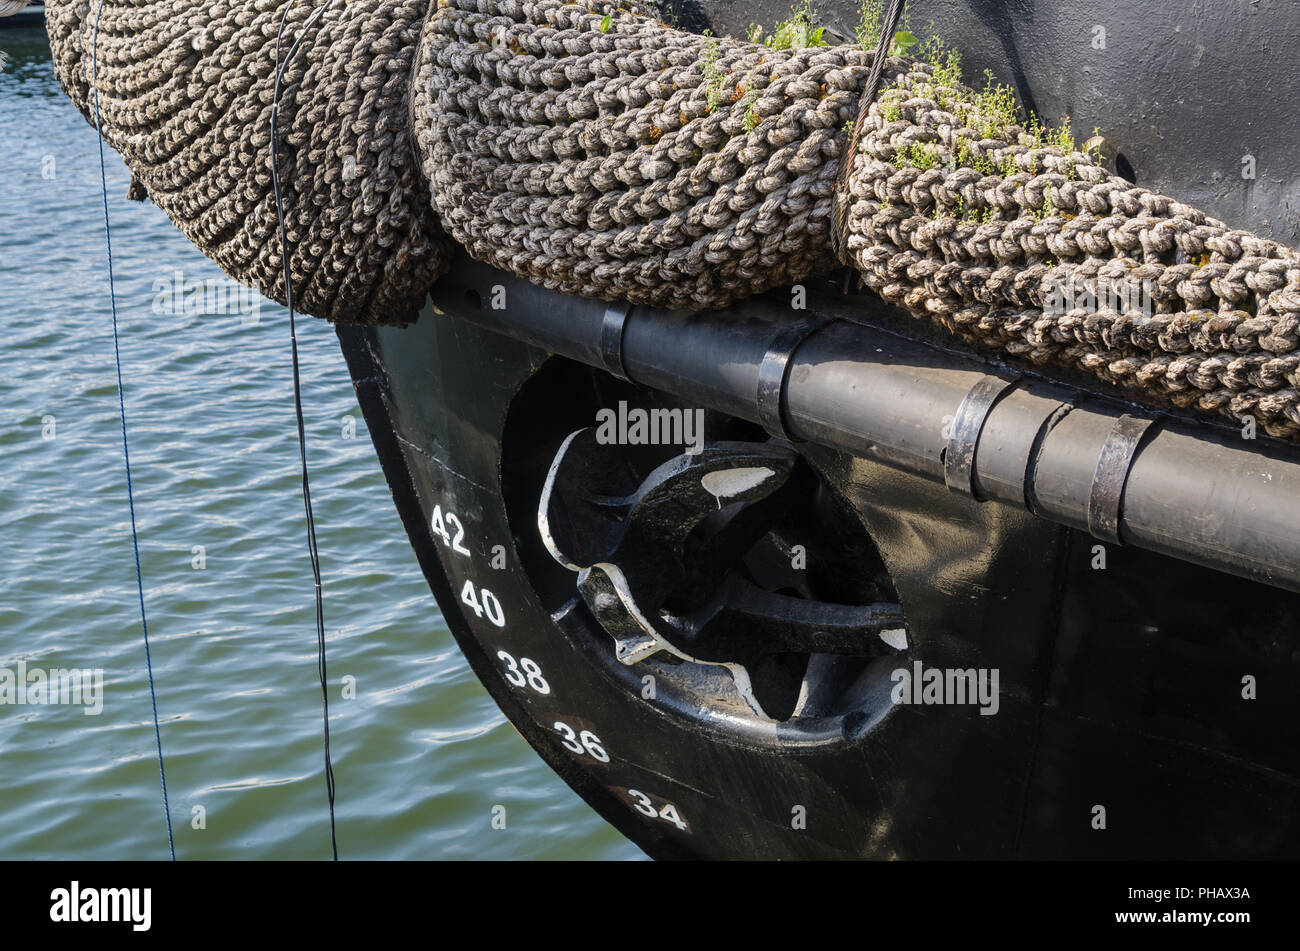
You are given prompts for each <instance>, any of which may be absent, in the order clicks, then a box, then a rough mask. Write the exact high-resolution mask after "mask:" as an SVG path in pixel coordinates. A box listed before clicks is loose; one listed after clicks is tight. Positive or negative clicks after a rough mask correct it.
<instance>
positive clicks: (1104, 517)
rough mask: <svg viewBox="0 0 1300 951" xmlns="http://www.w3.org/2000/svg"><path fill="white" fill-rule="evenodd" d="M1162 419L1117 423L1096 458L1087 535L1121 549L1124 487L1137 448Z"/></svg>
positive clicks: (1128, 419)
mask: <svg viewBox="0 0 1300 951" xmlns="http://www.w3.org/2000/svg"><path fill="white" fill-rule="evenodd" d="M1158 422H1160V418H1159V417H1140V416H1130V415H1129V414H1128V413H1125V414H1124V415H1122V416H1121V417H1120V418H1119V419H1117V420H1115V425H1114V426H1113V427H1112V428H1111V431H1110V434H1109V435H1108V436H1107V437H1106V442H1105V444H1103V445H1102V447H1101V453H1100V454H1099V455H1098V456H1097V470H1096V472H1095V473H1094V474H1093V477H1092V491H1091V492H1090V493H1089V496H1088V531H1089V533H1091V534H1092V536H1093V537H1094V538H1097V539H1100V540H1101V541H1104V542H1110V543H1111V544H1112V545H1122V544H1124V542H1123V540H1122V539H1121V538H1120V534H1119V526H1120V518H1121V517H1122V513H1123V507H1124V487H1125V486H1126V485H1127V484H1128V474H1129V472H1130V471H1131V470H1132V468H1133V460H1134V458H1135V457H1136V456H1137V451H1138V448H1139V447H1140V446H1141V445H1142V441H1143V439H1144V438H1145V437H1147V436H1148V435H1150V434H1152V433H1154V431H1155V429H1156V428H1158V427H1156V426H1155V425H1154V424H1156V423H1158Z"/></svg>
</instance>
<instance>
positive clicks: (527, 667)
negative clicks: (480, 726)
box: [497, 651, 603, 752]
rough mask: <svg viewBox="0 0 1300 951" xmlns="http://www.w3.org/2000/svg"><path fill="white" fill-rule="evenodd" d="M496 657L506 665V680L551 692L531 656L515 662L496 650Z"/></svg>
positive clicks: (539, 691)
mask: <svg viewBox="0 0 1300 951" xmlns="http://www.w3.org/2000/svg"><path fill="white" fill-rule="evenodd" d="M497 657H498V658H499V659H500V660H501V661H502V662H503V663H505V665H506V680H508V681H510V683H512V684H514V685H515V686H516V687H528V688H529V689H531V690H535V691H537V692H538V693H540V694H542V695H545V694H548V693H550V692H551V685H550V684H548V683H547V682H546V678H545V677H543V676H542V668H540V667H538V666H537V662H536V661H535V660H533V659H532V658H531V657H521V658H519V660H518V661H517V662H516V661H515V659H514V657H512V656H511V655H510V654H508V653H507V652H506V651H497ZM602 752H603V751H602Z"/></svg>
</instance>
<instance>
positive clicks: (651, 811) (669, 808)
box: [627, 789, 686, 832]
mask: <svg viewBox="0 0 1300 951" xmlns="http://www.w3.org/2000/svg"><path fill="white" fill-rule="evenodd" d="M627 794H628V795H629V796H631V797H632V800H633V801H632V805H633V806H634V807H635V808H636V811H637V812H639V813H641V815H643V816H649V817H650V818H651V819H663V820H664V821H665V822H671V823H672V824H673V825H675V826H676V827H677V828H679V829H681V830H682V831H683V832H685V831H686V822H685V820H684V819H682V817H681V815H680V814H679V813H678V812H677V807H676V806H675V805H673V804H672V803H671V802H669V803H665V804H664V806H663V808H662V809H656V808H655V804H654V800H652V799H651V798H650V797H649V796H647V795H646V794H645V793H643V792H641V790H639V789H629V790H628V791H627Z"/></svg>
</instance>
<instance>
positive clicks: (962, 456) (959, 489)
mask: <svg viewBox="0 0 1300 951" xmlns="http://www.w3.org/2000/svg"><path fill="white" fill-rule="evenodd" d="M1020 380H1021V377H1019V376H1016V377H1013V378H1012V379H1010V380H1004V379H1002V378H1001V377H997V376H985V377H981V378H980V379H979V381H978V382H977V383H976V384H975V385H974V386H972V387H971V388H970V390H969V391H968V392H967V393H966V396H965V398H964V399H962V401H961V406H959V407H957V415H956V416H954V417H953V421H952V428H951V429H950V430H949V431H948V432H949V436H948V445H947V448H945V449H944V454H943V481H944V482H945V483H946V484H947V486H948V490H949V491H950V492H954V493H956V494H957V495H969V496H970V497H971V498H973V499H975V500H976V501H977V502H983V501H985V500H984V499H981V498H980V497H979V495H978V494H976V492H975V447H976V446H977V445H979V441H980V433H981V432H983V430H984V422H985V421H986V420H987V419H988V418H989V413H990V412H992V410H993V407H994V406H996V405H997V402H998V400H999V399H1001V397H1002V396H1003V395H1004V394H1005V393H1006V392H1007V391H1008V390H1011V389H1012V388H1014V387H1015V386H1016V384H1018V383H1019V382H1020Z"/></svg>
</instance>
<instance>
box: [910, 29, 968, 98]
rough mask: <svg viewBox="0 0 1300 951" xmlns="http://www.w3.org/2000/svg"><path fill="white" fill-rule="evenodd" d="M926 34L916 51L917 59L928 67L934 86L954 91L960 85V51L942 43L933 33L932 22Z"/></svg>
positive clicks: (936, 34)
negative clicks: (927, 34)
mask: <svg viewBox="0 0 1300 951" xmlns="http://www.w3.org/2000/svg"><path fill="white" fill-rule="evenodd" d="M928 33H929V36H927V37H926V39H925V42H923V43H922V44H921V46H920V48H919V49H918V50H917V58H918V59H920V60H921V61H922V62H924V63H926V64H927V65H929V67H930V72H931V75H933V76H934V83H935V85H936V86H944V87H947V88H950V89H956V88H957V87H958V86H960V85H961V75H962V74H961V50H959V49H957V48H956V47H951V46H949V45H948V44H947V43H945V42H944V40H943V37H941V36H940V35H939V34H938V33H936V32H935V31H934V21H933V20H931V21H930V26H929V29H928Z"/></svg>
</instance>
